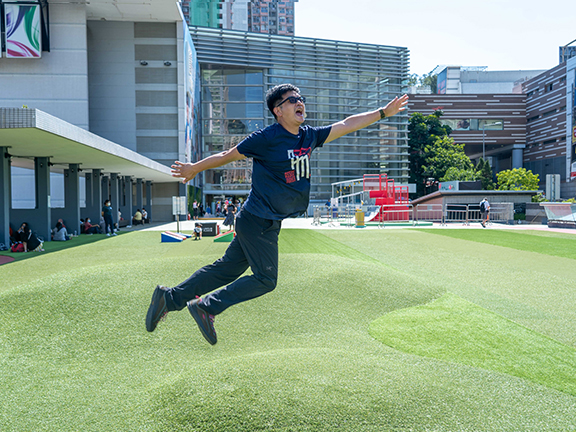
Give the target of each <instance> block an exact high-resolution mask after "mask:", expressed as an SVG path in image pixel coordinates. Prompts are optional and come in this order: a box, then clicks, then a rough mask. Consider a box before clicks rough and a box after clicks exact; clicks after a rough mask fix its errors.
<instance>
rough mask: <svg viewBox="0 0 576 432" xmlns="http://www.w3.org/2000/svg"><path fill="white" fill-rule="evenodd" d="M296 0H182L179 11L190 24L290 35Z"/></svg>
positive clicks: (292, 28)
mask: <svg viewBox="0 0 576 432" xmlns="http://www.w3.org/2000/svg"><path fill="white" fill-rule="evenodd" d="M297 1H298V0H287V1H278V0H259V1H256V0H221V1H200V2H197V1H190V0H183V1H182V2H181V3H182V11H183V13H184V16H185V18H186V19H187V20H188V23H189V24H190V25H193V26H202V27H212V28H221V29H228V30H241V31H250V32H255V33H265V34H274V35H276V34H277V35H290V36H293V35H294V3H295V2H297Z"/></svg>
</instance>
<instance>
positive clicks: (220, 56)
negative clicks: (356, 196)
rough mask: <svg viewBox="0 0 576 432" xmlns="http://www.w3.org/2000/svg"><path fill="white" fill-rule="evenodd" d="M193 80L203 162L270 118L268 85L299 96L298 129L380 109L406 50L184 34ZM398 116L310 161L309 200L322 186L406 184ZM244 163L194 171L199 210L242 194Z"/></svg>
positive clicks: (400, 73)
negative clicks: (301, 116) (292, 88)
mask: <svg viewBox="0 0 576 432" xmlns="http://www.w3.org/2000/svg"><path fill="white" fill-rule="evenodd" d="M190 31H191V35H192V39H193V41H194V45H195V47H196V50H197V53H198V62H199V64H200V69H201V76H202V150H203V157H206V156H209V155H211V154H214V153H216V152H220V151H222V150H226V149H229V148H231V147H233V146H235V145H236V144H238V143H239V142H240V141H241V140H242V139H243V138H244V137H245V136H246V135H248V134H249V133H251V132H253V131H255V130H258V129H260V128H262V127H265V126H268V125H270V124H272V123H273V122H274V117H273V116H272V114H271V113H270V112H269V111H268V108H267V107H266V104H265V94H266V92H267V90H268V89H270V88H271V87H273V86H275V85H277V84H281V83H287V82H290V83H292V84H294V85H296V86H298V87H299V88H300V90H301V93H302V95H303V96H305V97H306V111H307V120H306V123H307V124H309V125H312V126H324V125H329V124H332V123H334V122H336V121H339V120H342V119H344V118H345V117H347V116H350V115H353V114H358V113H362V112H365V111H368V110H372V109H376V108H378V107H380V106H384V105H386V103H388V101H390V100H391V99H393V98H394V97H395V96H397V95H399V94H401V93H402V91H403V89H404V87H403V82H404V80H405V79H406V77H407V74H408V67H409V66H408V56H409V53H408V50H407V49H406V48H401V47H391V46H383V45H369V44H359V43H351V42H340V41H329V40H320V39H310V38H297V37H287V36H272V35H264V34H256V33H249V32H238V31H232V30H217V29H209V28H204V27H191V28H190ZM408 165H409V163H408V145H407V116H406V115H398V116H395V117H393V118H390V119H385V120H384V121H380V122H377V123H375V124H373V125H372V126H370V127H368V128H366V129H363V130H360V131H357V132H356V133H353V134H350V135H348V136H345V137H342V138H340V139H338V140H336V141H334V142H331V143H330V144H329V145H327V146H325V147H323V148H321V149H319V150H317V151H316V152H315V155H314V157H313V158H312V166H311V170H312V175H311V181H312V186H311V202H313V203H314V202H316V203H319V202H322V203H324V202H325V201H326V200H327V199H329V198H330V195H331V183H335V182H339V181H344V180H350V179H354V178H359V177H362V175H363V174H380V173H386V174H388V176H389V177H390V178H393V179H394V180H395V181H396V182H397V183H407V182H408V178H409V172H408ZM250 182H251V161H250V160H249V159H247V160H242V161H237V162H234V163H233V164H230V165H227V166H224V167H221V168H218V169H214V170H209V171H207V172H205V173H203V180H202V188H203V193H204V196H205V198H206V202H207V204H208V205H209V204H210V203H212V202H213V201H214V200H217V199H220V198H223V197H243V196H245V195H246V194H247V193H248V190H249V188H250Z"/></svg>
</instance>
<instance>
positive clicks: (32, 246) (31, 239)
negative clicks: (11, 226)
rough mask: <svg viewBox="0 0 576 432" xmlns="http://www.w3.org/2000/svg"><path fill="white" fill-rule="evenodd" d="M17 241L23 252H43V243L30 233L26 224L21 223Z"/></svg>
mask: <svg viewBox="0 0 576 432" xmlns="http://www.w3.org/2000/svg"><path fill="white" fill-rule="evenodd" d="M18 235H19V240H20V241H21V242H22V244H23V245H24V252H44V248H43V247H42V246H43V244H44V242H42V241H40V239H39V238H38V237H37V236H36V234H34V233H33V232H32V230H31V229H30V227H29V225H28V222H23V223H22V226H20V229H19V230H18Z"/></svg>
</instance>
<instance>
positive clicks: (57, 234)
mask: <svg viewBox="0 0 576 432" xmlns="http://www.w3.org/2000/svg"><path fill="white" fill-rule="evenodd" d="M52 240H53V241H66V240H70V236H69V235H68V231H66V227H65V226H64V225H62V222H60V221H58V222H56V228H54V229H53V230H52Z"/></svg>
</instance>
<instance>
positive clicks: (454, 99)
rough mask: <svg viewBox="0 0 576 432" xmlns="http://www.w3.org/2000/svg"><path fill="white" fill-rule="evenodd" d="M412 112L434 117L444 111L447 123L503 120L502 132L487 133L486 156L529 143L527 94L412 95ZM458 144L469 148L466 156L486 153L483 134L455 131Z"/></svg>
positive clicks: (454, 134) (477, 131)
mask: <svg viewBox="0 0 576 432" xmlns="http://www.w3.org/2000/svg"><path fill="white" fill-rule="evenodd" d="M409 106H410V111H411V112H421V113H423V114H425V115H428V114H432V112H434V111H435V110H436V109H438V108H440V109H441V110H442V111H443V112H444V116H443V117H442V118H443V119H447V120H448V119H478V120H501V121H502V122H503V123H504V124H503V129H502V130H486V131H485V135H484V141H485V145H486V152H489V151H492V150H497V149H499V148H502V147H507V148H510V147H509V146H511V145H515V144H525V142H526V95H524V94H447V95H410V103H409ZM451 136H452V137H453V138H454V140H455V141H456V142H458V143H464V144H466V147H465V150H466V154H468V155H473V154H478V153H481V152H482V131H481V130H469V131H453V132H452V134H451Z"/></svg>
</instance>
